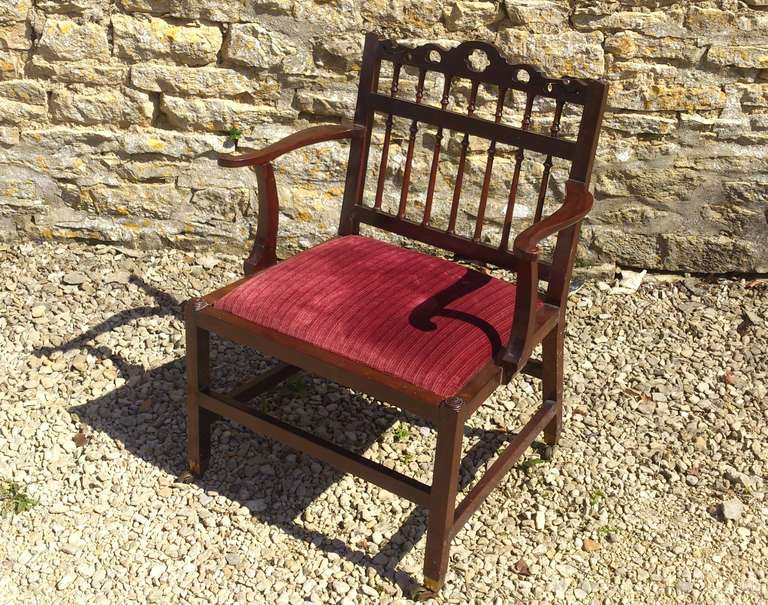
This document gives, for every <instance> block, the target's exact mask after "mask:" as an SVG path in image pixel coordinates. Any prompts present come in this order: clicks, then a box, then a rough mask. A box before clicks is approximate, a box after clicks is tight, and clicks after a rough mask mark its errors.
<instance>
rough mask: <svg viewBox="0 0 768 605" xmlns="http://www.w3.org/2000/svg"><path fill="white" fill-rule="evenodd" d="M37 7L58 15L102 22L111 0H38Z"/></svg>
mask: <svg viewBox="0 0 768 605" xmlns="http://www.w3.org/2000/svg"><path fill="white" fill-rule="evenodd" d="M35 7H36V8H37V9H39V10H41V11H43V12H46V13H54V14H57V15H64V14H67V15H84V16H86V17H88V18H89V19H93V20H100V19H102V18H103V17H104V14H105V13H106V12H107V10H108V8H109V0H37V1H36V2H35Z"/></svg>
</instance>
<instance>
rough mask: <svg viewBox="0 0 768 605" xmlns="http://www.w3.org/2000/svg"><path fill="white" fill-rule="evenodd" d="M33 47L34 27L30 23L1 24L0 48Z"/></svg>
mask: <svg viewBox="0 0 768 605" xmlns="http://www.w3.org/2000/svg"><path fill="white" fill-rule="evenodd" d="M30 48H32V28H31V27H30V26H29V24H28V23H24V22H19V23H10V24H8V25H0V50H29V49H30Z"/></svg>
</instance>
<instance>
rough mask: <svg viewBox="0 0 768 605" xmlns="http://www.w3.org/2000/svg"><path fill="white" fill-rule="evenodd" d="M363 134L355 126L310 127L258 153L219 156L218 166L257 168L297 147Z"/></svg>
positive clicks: (359, 127)
mask: <svg viewBox="0 0 768 605" xmlns="http://www.w3.org/2000/svg"><path fill="white" fill-rule="evenodd" d="M363 132H365V128H363V127H362V126H357V125H355V124H351V125H347V126H344V125H340V124H327V125H324V126H312V127H311V128H306V129H304V130H300V131H299V132H294V133H293V134H290V135H288V136H287V137H285V138H284V139H281V140H279V141H277V142H276V143H272V144H271V145H268V146H267V147H264V148H263V149H259V150H258V151H252V152H250V153H243V154H231V153H227V154H223V155H220V156H219V164H220V165H221V166H230V167H239V166H259V165H262V164H266V163H268V162H271V161H272V160H274V159H275V158H276V157H279V156H281V155H283V154H284V153H288V152H289V151H293V150H294V149H298V148H299V147H305V146H306V145H314V144H315V143H322V142H323V141H335V140H338V139H351V138H353V137H358V136H362V134H363Z"/></svg>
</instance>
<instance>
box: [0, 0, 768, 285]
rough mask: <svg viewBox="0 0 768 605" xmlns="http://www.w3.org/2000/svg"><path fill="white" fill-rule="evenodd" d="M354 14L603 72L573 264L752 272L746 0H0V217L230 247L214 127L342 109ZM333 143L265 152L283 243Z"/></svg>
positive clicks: (759, 264)
mask: <svg viewBox="0 0 768 605" xmlns="http://www.w3.org/2000/svg"><path fill="white" fill-rule="evenodd" d="M367 30H376V31H379V32H381V33H383V34H387V35H391V36H394V37H397V38H401V39H411V40H439V41H442V42H444V43H446V44H449V43H450V41H452V40H462V39H469V38H476V39H482V40H486V41H490V42H493V43H495V44H497V45H498V46H499V47H500V48H501V49H502V50H503V52H504V53H505V54H506V55H507V56H508V57H509V58H510V59H511V60H514V61H528V62H532V63H535V64H539V65H540V66H542V67H543V68H544V69H545V70H546V71H547V72H549V73H550V74H551V75H577V76H578V75H581V76H589V77H604V78H606V79H607V80H608V81H609V82H610V84H611V95H610V101H609V109H608V113H607V114H606V118H605V128H604V131H603V136H602V141H601V146H600V151H599V154H598V155H599V157H598V162H597V166H596V170H595V176H594V181H593V183H594V187H595V191H596V199H597V204H596V209H595V211H594V212H593V215H592V217H591V219H590V221H589V224H588V225H587V226H586V228H585V230H584V250H583V253H584V255H585V260H586V261H590V260H616V261H618V262H619V263H624V264H628V265H633V266H642V267H649V268H657V269H673V270H693V271H707V272H709V271H712V272H720V271H762V272H765V271H768V225H767V221H768V201H767V200H768V0H746V1H736V0H716V1H703V2H690V1H674V0H599V1H586V0H575V1H574V0H505V1H503V2H499V1H487V0H460V1H457V2H451V1H448V0H365V1H363V0H157V1H154V0H116V1H115V0H0V236H1V237H2V238H4V239H6V240H15V239H24V238H84V239H88V240H93V241H106V242H115V243H119V244H121V245H128V246H142V247H159V246H177V247H201V246H214V247H217V248H220V249H233V248H243V247H244V246H245V242H246V241H247V239H248V237H249V234H250V232H251V231H252V228H253V226H254V224H255V208H254V201H255V198H254V189H255V179H254V176H253V174H252V173H251V172H250V171H248V170H245V169H241V170H232V169H228V170H225V169H221V168H218V167H217V166H216V162H215V155H216V152H217V151H220V150H221V149H222V148H224V146H225V144H226V134H225V133H226V132H227V131H228V130H229V129H230V128H231V127H232V126H237V127H239V128H240V129H241V130H242V131H243V133H244V134H243V139H242V144H243V145H246V146H249V147H255V146H259V145H261V144H263V143H265V142H269V141H272V140H275V139H276V138H278V137H280V136H283V135H286V134H288V133H290V132H292V131H294V130H295V129H297V128H298V127H301V126H304V125H307V124H309V123H321V122H337V121H339V120H340V119H341V118H342V117H345V118H349V117H351V115H352V111H353V105H354V96H355V84H356V81H357V70H358V67H359V57H360V52H361V43H362V33H363V32H365V31H367ZM401 138H402V137H401ZM396 144H397V142H396ZM455 148H456V145H451V141H449V143H448V150H449V151H451V150H455ZM346 154H347V150H346V146H345V145H339V144H325V145H321V146H319V147H316V148H312V149H311V150H307V151H304V152H299V153H296V154H293V155H292V156H290V157H288V158H286V159H284V160H281V161H280V163H279V166H278V168H279V170H278V178H279V179H280V192H281V196H282V204H283V209H284V210H283V214H282V216H281V221H282V222H281V229H282V232H283V238H284V239H283V242H284V244H285V245H287V246H289V247H302V246H307V245H310V244H311V243H312V242H314V241H317V240H318V239H320V238H323V237H326V236H327V235H328V234H330V233H332V232H333V230H334V228H335V226H336V221H337V217H338V209H339V202H340V197H341V191H342V188H343V165H344V163H345V161H346ZM484 154H485V151H484V149H482V148H478V149H474V147H473V148H472V156H471V157H470V165H472V162H473V161H475V163H476V164H478V165H481V164H482V162H483V158H484V157H485V155H484ZM505 168H506V169H505ZM508 168H509V164H506V165H505V164H504V163H503V162H502V163H501V164H500V167H497V169H496V170H498V171H499V177H498V178H497V180H496V181H495V182H494V188H493V190H492V191H493V194H494V197H499V198H500V199H501V201H502V202H503V197H504V196H505V186H506V185H508V182H509V172H510V171H509V170H508ZM391 171H392V175H390V176H392V178H394V179H395V180H396V179H397V177H398V174H397V171H398V163H397V162H396V161H395V162H393V163H392V165H391ZM441 174H442V173H441ZM448 174H449V171H446V173H445V179H446V180H448V179H449V178H450V177H449V176H448ZM478 174H479V172H478V171H472V170H470V174H469V178H470V181H472V182H474V183H476V181H477V177H478ZM494 174H496V172H495V173H494ZM560 176H562V175H560ZM441 178H442V176H441ZM552 187H553V190H554V193H555V194H556V193H557V191H558V188H560V190H561V188H562V179H559V180H558V179H556V181H555V182H554V183H553V185H552ZM415 188H416V192H415V194H414V195H415V196H416V197H418V195H419V193H420V191H419V186H416V185H415ZM502 206H503V204H502V203H495V204H492V207H491V209H490V210H489V221H490V223H491V227H493V225H494V224H497V223H498V220H499V216H500V213H501V212H502V210H501V208H502ZM467 212H469V211H467ZM470 214H471V213H470Z"/></svg>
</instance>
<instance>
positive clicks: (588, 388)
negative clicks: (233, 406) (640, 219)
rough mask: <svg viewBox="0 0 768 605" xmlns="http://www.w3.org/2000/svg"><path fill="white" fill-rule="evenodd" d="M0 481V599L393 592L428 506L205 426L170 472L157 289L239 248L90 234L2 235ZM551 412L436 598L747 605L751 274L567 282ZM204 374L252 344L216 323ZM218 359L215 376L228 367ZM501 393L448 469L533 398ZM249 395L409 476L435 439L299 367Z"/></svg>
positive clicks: (192, 283) (767, 298) (763, 323)
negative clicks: (555, 404) (177, 247)
mask: <svg viewBox="0 0 768 605" xmlns="http://www.w3.org/2000/svg"><path fill="white" fill-rule="evenodd" d="M0 261H1V262H2V273H1V274H0V308H2V314H1V315H0V349H1V350H2V351H3V353H2V359H0V479H2V480H6V481H7V480H13V481H15V482H17V483H18V484H19V485H20V486H22V488H24V489H26V490H27V491H28V492H29V495H30V496H31V497H33V498H34V499H36V500H38V501H39V502H38V504H37V505H36V506H34V507H32V509H31V510H29V511H27V512H22V513H19V514H6V515H5V516H3V517H2V518H0V602H2V603H3V604H5V603H23V604H25V605H27V604H33V603H46V604H47V603H94V604H99V603H105V604H113V603H120V604H124V603H155V602H157V603H206V604H208V603H221V604H231V603H239V604H245V603H291V604H294V603H295V604H301V603H306V602H311V603H342V604H345V605H347V604H353V603H405V602H407V600H406V599H405V597H404V596H403V595H404V591H407V590H408V589H409V587H410V586H411V584H412V583H413V582H414V581H415V580H418V579H420V578H421V562H422V557H423V552H424V550H423V549H424V530H425V515H424V514H423V513H422V512H421V511H419V510H416V509H414V507H413V506H411V505H410V504H409V503H408V502H406V501H403V500H400V499H399V498H397V497H395V496H392V495H389V494H388V493H386V492H384V491H382V490H379V489H378V488H376V487H373V486H371V485H368V484H366V483H365V482H363V481H360V480H357V479H353V478H352V477H349V476H340V475H338V474H337V473H335V472H334V471H333V470H332V469H331V468H329V467H328V466H326V465H324V464H321V463H318V462H316V461H314V460H312V459H311V458H309V457H306V456H304V455H302V454H297V453H295V452H293V451H291V450H289V449H287V448H284V447H283V446H281V445H279V444H276V443H274V442H271V441H269V440H265V439H262V438H260V437H257V436H255V435H253V434H250V433H249V432H247V431H245V430H243V429H242V428H240V427H239V426H237V425H234V424H231V423H228V422H222V423H219V424H217V425H216V428H215V431H214V452H213V462H212V466H211V468H210V470H209V471H208V473H207V474H206V475H205V477H204V478H203V479H202V480H200V481H198V482H197V483H193V484H182V483H178V482H176V480H175V478H176V477H177V476H178V475H179V474H180V473H181V472H182V471H183V470H184V458H185V457H184V444H185V437H184V412H183V404H184V373H183V365H182V357H183V354H184V344H183V333H182V322H181V321H180V319H179V315H178V302H177V301H180V300H183V299H185V298H187V297H189V296H192V295H197V294H201V293H204V292H206V291H209V290H211V289H212V288H214V287H216V286H218V285H222V284H224V283H226V282H228V281H230V280H232V279H233V278H235V277H236V276H237V275H238V273H237V271H238V268H239V264H240V263H239V260H238V259H235V258H233V257H226V256H219V257H216V258H213V257H210V256H204V255H195V254H190V253H185V252H180V251H168V252H160V253H141V252H135V251H127V250H119V249H115V248H112V247H108V246H95V247H94V246H86V245H77V244H72V245H57V244H44V245H39V244H35V245H32V244H23V245H18V246H9V245H4V246H0ZM570 318H571V321H570V324H569V327H568V336H567V357H568V360H569V361H568V365H567V369H566V376H567V379H566V393H567V402H568V406H567V411H566V425H565V427H566V428H565V432H564V437H563V442H562V446H561V447H560V448H559V449H558V451H557V453H556V455H555V459H554V460H553V461H552V462H542V461H540V460H539V459H538V458H537V455H536V453H535V451H531V452H530V453H529V454H528V455H527V457H526V459H525V460H524V461H523V463H522V464H521V465H520V466H518V467H517V468H516V469H514V470H513V471H512V472H510V474H509V475H508V476H507V478H506V479H505V480H504V481H503V482H502V484H501V485H500V486H499V487H498V488H497V489H496V491H495V492H494V493H493V494H492V496H491V497H490V498H489V499H488V500H487V501H486V503H485V504H484V505H483V506H482V507H481V508H480V509H479V511H478V512H477V513H475V515H474V517H473V518H472V519H471V520H470V522H469V523H468V524H467V526H465V528H464V529H463V530H462V531H461V532H460V534H459V535H458V537H457V539H456V540H455V541H454V547H453V550H452V553H451V572H450V573H449V577H448V582H447V585H446V587H445V589H444V590H443V592H442V593H441V597H440V599H439V602H445V603H483V604H486V603H494V604H495V603H516V602H526V603H654V604H655V603H694V602H695V603H727V604H729V605H730V604H734V603H738V604H743V603H744V604H746V603H765V602H766V601H767V600H768V578H767V577H766V569H768V529H766V527H767V524H768V501H766V471H768V439H767V437H768V422H766V420H768V419H767V418H766V410H768V407H767V406H766V385H767V384H768V355H767V354H766V350H767V343H768V321H767V319H766V318H768V286H766V285H765V284H764V283H760V282H748V281H737V280H725V279H723V280H716V281H709V282H705V281H700V280H695V279H686V280H684V281H680V280H678V281H674V280H669V279H666V280H664V279H653V280H646V282H645V283H644V284H643V285H642V287H641V288H640V290H639V291H638V292H637V293H635V294H616V293H613V292H611V291H610V285H609V284H607V283H604V282H600V281H595V280H593V281H589V282H587V283H586V285H585V286H584V287H583V288H582V289H581V290H579V291H578V292H577V293H576V294H575V295H574V296H573V298H572V307H571V313H570ZM213 347H214V359H215V364H216V366H218V371H219V373H220V375H221V381H222V382H232V381H235V380H237V379H238V378H242V377H243V376H245V375H246V374H247V373H248V372H252V371H254V370H256V369H259V368H264V367H267V366H268V365H269V364H270V363H271V361H270V360H269V359H265V358H262V357H259V356H258V355H257V354H255V353H252V352H251V353H249V352H247V351H244V350H242V349H240V348H238V347H235V346H233V345H231V344H229V343H226V342H222V341H214V343H213ZM233 367H236V368H237V371H233V369H232V368H233ZM537 397H538V387H537V385H536V384H535V382H534V381H532V380H528V379H521V378H519V379H516V380H515V381H514V382H513V383H512V385H510V387H509V388H503V389H499V390H498V391H497V393H496V394H495V395H494V397H492V398H491V399H490V400H489V401H488V402H487V403H486V405H485V406H484V407H483V408H482V411H481V412H480V413H478V414H477V415H476V416H475V418H474V419H473V422H472V423H471V427H470V428H469V429H468V433H467V439H466V451H467V452H468V453H469V462H468V463H467V464H465V465H464V467H463V469H462V484H463V485H464V486H465V490H466V487H468V486H469V485H471V482H472V481H473V477H474V476H475V475H476V474H477V473H478V471H480V472H481V471H482V469H483V468H484V467H485V466H486V465H488V464H489V462H490V461H492V459H493V457H494V455H495V452H496V451H497V448H498V447H500V446H501V445H502V444H503V440H504V431H505V430H514V429H515V428H516V427H519V426H520V425H521V423H522V422H523V421H524V419H525V418H526V417H527V414H529V413H530V411H531V410H532V408H533V406H534V405H535V404H536V402H537ZM261 405H262V406H264V407H265V408H268V409H269V410H270V411H271V412H272V413H275V414H276V415H279V416H280V417H282V418H285V419H288V420H290V421H292V422H295V423H298V424H300V425H302V426H305V427H311V428H312V430H313V431H315V432H317V433H318V434H320V435H322V436H326V437H332V438H333V439H334V440H335V441H337V442H339V443H341V444H343V445H346V446H348V447H350V448H353V449H355V450H357V451H361V452H363V451H365V452H366V455H368V456H370V457H371V458H374V459H376V460H379V461H382V462H384V463H386V464H391V465H394V466H395V467H396V468H398V469H400V470H403V471H407V472H409V473H411V474H413V475H415V476H417V477H419V478H421V479H426V478H427V476H428V472H429V469H430V465H431V456H430V447H432V446H433V444H434V435H433V432H432V431H431V430H430V429H429V427H427V426H423V425H420V424H419V422H418V420H417V419H415V418H408V417H404V416H402V415H400V414H398V413H397V410H396V409H394V408H390V407H388V406H386V405H384V404H373V403H372V402H370V401H369V400H367V399H366V398H365V397H362V396H360V395H357V394H355V393H352V392H350V391H349V390H348V389H345V388H341V387H339V386H337V385H334V384H332V383H328V382H325V381H322V380H318V379H313V378H311V377H309V376H304V375H300V376H299V377H298V378H297V379H294V380H291V381H290V382H288V383H286V384H285V385H284V386H283V387H281V389H280V390H278V391H277V392H274V393H272V394H271V395H269V396H268V397H266V398H265V399H264V400H263V401H262V403H261Z"/></svg>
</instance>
